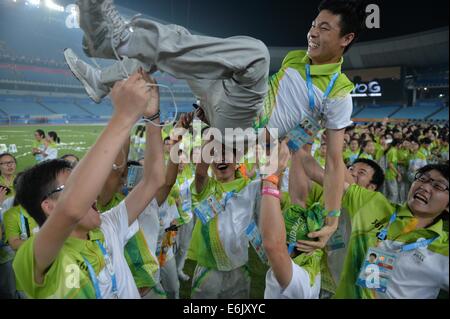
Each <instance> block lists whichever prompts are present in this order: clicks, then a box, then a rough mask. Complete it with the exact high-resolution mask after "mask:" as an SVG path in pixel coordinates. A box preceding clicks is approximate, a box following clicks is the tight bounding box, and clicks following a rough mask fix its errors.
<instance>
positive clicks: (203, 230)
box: [188, 177, 250, 269]
mask: <svg viewBox="0 0 450 319" xmlns="http://www.w3.org/2000/svg"><path fill="white" fill-rule="evenodd" d="M249 183H250V181H249V180H248V179H245V178H242V177H238V178H236V179H235V180H234V181H232V182H229V183H220V182H219V181H217V180H216V179H214V178H209V179H208V183H207V185H206V186H205V188H204V189H203V191H202V192H201V193H197V191H196V188H195V183H192V185H191V193H192V207H193V209H194V208H195V207H197V206H198V205H199V203H201V202H202V201H204V200H206V199H207V198H208V197H209V196H210V195H213V196H215V197H216V198H217V199H218V200H220V199H221V198H222V196H223V195H224V194H226V193H229V192H240V191H241V190H242V189H244V188H245V187H246V186H247V185H248V184H249ZM217 217H218V216H215V217H214V218H213V219H212V220H211V221H210V222H209V223H207V224H206V225H203V224H202V222H201V221H200V219H199V218H197V221H196V223H195V226H194V231H193V233H192V240H191V244H190V247H189V251H188V258H189V259H192V260H195V261H197V263H198V264H199V265H200V266H203V267H207V268H211V269H218V265H217V262H216V258H215V254H214V252H213V250H214V249H216V250H222V249H223V248H221V245H220V239H219V234H218V218H217Z"/></svg>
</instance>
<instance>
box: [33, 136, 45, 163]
mask: <svg viewBox="0 0 450 319" xmlns="http://www.w3.org/2000/svg"><path fill="white" fill-rule="evenodd" d="M33 148H37V149H40V150H41V151H43V150H44V149H45V144H44V142H43V140H42V141H36V140H34V141H33ZM34 158H35V159H36V162H38V163H39V162H42V160H43V156H42V155H41V154H36V155H34Z"/></svg>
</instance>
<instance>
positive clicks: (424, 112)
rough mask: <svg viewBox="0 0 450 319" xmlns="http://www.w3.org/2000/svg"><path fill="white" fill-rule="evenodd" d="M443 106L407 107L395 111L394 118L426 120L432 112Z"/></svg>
mask: <svg viewBox="0 0 450 319" xmlns="http://www.w3.org/2000/svg"><path fill="white" fill-rule="evenodd" d="M440 108H441V107H439V106H429V107H423V106H415V107H405V108H402V109H401V110H400V111H398V112H397V113H395V114H394V115H393V116H392V118H393V119H412V120H420V119H422V120H424V119H427V118H428V117H429V116H430V115H431V114H433V113H435V112H437V111H438V110H439V109H440Z"/></svg>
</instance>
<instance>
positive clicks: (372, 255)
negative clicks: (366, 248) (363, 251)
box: [369, 253, 377, 258]
mask: <svg viewBox="0 0 450 319" xmlns="http://www.w3.org/2000/svg"><path fill="white" fill-rule="evenodd" d="M369 256H370V257H375V258H377V255H376V254H374V253H371V254H370V255H369Z"/></svg>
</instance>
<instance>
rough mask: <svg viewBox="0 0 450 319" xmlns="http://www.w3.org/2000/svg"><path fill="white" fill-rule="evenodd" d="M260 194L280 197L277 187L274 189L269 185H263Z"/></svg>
mask: <svg viewBox="0 0 450 319" xmlns="http://www.w3.org/2000/svg"><path fill="white" fill-rule="evenodd" d="M262 195H269V196H273V197H276V198H278V199H280V198H281V196H280V191H279V190H278V189H274V188H270V187H264V188H263V189H262Z"/></svg>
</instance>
